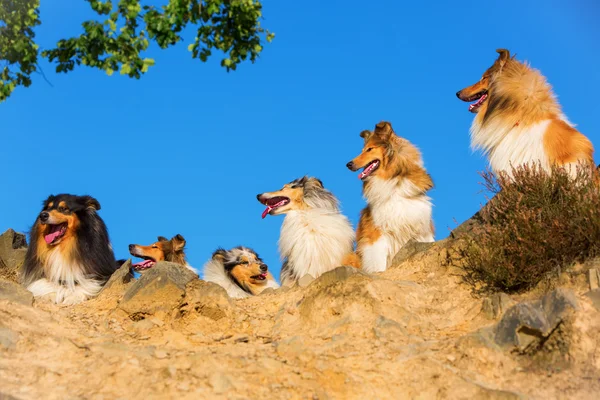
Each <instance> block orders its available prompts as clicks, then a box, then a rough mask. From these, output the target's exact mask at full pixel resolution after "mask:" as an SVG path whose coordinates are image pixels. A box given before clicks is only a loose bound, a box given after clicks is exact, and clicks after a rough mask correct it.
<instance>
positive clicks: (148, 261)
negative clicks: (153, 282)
mask: <svg viewBox="0 0 600 400" xmlns="http://www.w3.org/2000/svg"><path fill="white" fill-rule="evenodd" d="M129 254H131V255H132V256H134V257H139V258H142V259H144V261H142V262H139V263H136V264H133V265H132V266H131V267H132V269H133V270H134V271H137V272H143V271H146V270H147V269H149V268H152V267H153V266H154V264H156V263H157V262H159V261H169V262H172V263H175V264H180V265H183V266H184V267H186V268H188V269H189V270H190V271H193V272H194V273H196V270H194V268H192V267H191V266H190V265H189V264H188V263H187V260H186V258H185V239H184V238H183V236H181V235H180V234H177V235H175V236H173V237H172V238H171V240H169V239H167V238H166V237H164V236H159V237H158V242H155V243H152V244H151V245H149V246H141V245H139V244H130V245H129Z"/></svg>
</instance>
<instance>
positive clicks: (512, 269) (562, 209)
mask: <svg viewBox="0 0 600 400" xmlns="http://www.w3.org/2000/svg"><path fill="white" fill-rule="evenodd" d="M551 172H552V173H551V174H550V175H549V174H547V173H546V172H544V171H543V170H542V168H541V167H540V166H539V165H534V166H521V167H518V168H513V169H512V174H510V175H508V174H499V175H498V176H497V177H495V176H494V175H493V174H492V173H491V172H489V171H486V172H484V173H482V174H481V175H482V177H483V179H484V182H483V185H484V187H485V189H486V190H487V191H488V192H489V193H491V194H492V195H494V197H493V198H491V199H490V200H489V202H488V203H487V204H486V205H485V206H484V207H483V208H482V209H481V211H480V212H479V215H478V219H479V222H480V223H479V224H478V225H477V226H476V227H475V228H474V230H473V235H472V236H471V240H470V243H469V244H468V246H467V248H466V250H465V256H466V259H465V261H466V265H467V267H466V269H467V276H466V278H467V280H468V281H470V282H472V283H483V285H484V286H483V289H484V290H485V289H491V290H502V291H506V292H518V291H523V290H527V289H530V288H532V287H533V286H535V285H537V284H538V283H539V282H540V281H541V280H543V279H544V278H546V277H549V276H552V275H554V276H556V275H558V272H559V271H561V270H564V269H567V268H569V267H570V266H572V265H573V263H575V262H577V261H584V260H585V259H586V258H589V257H594V256H596V255H599V254H600V191H599V189H598V186H597V183H595V182H594V180H593V179H591V178H590V174H589V172H588V171H587V170H585V169H584V168H578V170H577V174H576V177H574V178H573V177H571V176H569V174H568V172H567V171H565V170H564V169H561V168H553V170H552V171H551ZM511 175H512V177H511Z"/></svg>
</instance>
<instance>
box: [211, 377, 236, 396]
mask: <svg viewBox="0 0 600 400" xmlns="http://www.w3.org/2000/svg"><path fill="white" fill-rule="evenodd" d="M208 383H209V385H210V386H212V388H213V391H214V392H215V394H221V393H225V392H226V391H228V390H229V389H231V388H232V386H233V385H232V384H231V379H230V378H229V376H227V375H225V374H224V373H222V372H215V373H214V374H212V375H211V376H210V378H209V379H208Z"/></svg>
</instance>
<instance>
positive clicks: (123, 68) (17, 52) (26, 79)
mask: <svg viewBox="0 0 600 400" xmlns="http://www.w3.org/2000/svg"><path fill="white" fill-rule="evenodd" d="M71 1H75V0H71ZM79 1H84V0H79ZM85 1H87V2H88V3H89V5H90V7H91V8H92V10H93V11H94V12H96V14H97V15H98V19H97V20H88V21H83V23H82V24H81V26H82V28H83V32H81V33H80V34H79V36H74V37H70V38H66V39H61V40H59V41H58V42H57V43H56V45H55V46H54V47H51V48H49V49H47V50H44V51H42V52H40V51H39V47H38V45H37V44H36V43H35V32H34V29H35V27H36V26H38V25H40V23H41V21H40V19H39V8H40V1H39V0H18V1H14V0H0V61H1V62H3V63H2V64H0V65H2V66H3V69H2V71H1V73H0V102H2V101H4V100H6V99H7V98H8V97H9V96H10V94H11V93H12V92H13V90H14V89H15V88H16V87H17V86H23V87H27V86H29V85H30V84H31V74H33V73H35V72H37V64H38V58H39V57H43V58H46V59H47V60H48V61H49V62H50V63H53V64H54V65H55V69H56V72H63V73H68V72H70V71H72V70H73V69H75V67H77V66H80V65H84V66H88V67H91V68H98V69H101V70H103V71H105V72H106V74H107V75H109V76H110V75H112V74H113V73H114V71H116V70H120V73H121V74H122V75H128V76H129V77H132V78H140V76H141V75H142V74H144V73H146V72H147V71H148V69H149V67H151V66H153V65H154V60H153V59H151V58H146V57H144V56H143V55H144V52H145V51H146V50H147V49H148V47H149V45H150V42H154V43H156V44H157V45H158V46H159V47H160V48H162V49H165V48H168V47H170V46H173V45H175V44H177V43H178V42H179V41H181V39H182V38H181V36H180V34H181V32H182V31H183V30H184V29H185V28H186V27H188V26H195V27H196V29H197V34H196V39H195V41H194V43H192V44H190V45H189V46H188V50H189V51H190V52H191V53H192V57H193V58H198V59H199V60H200V61H202V62H206V61H207V60H208V59H209V58H210V57H211V56H212V55H213V53H214V52H215V50H216V51H219V52H222V53H223V55H224V57H223V59H222V60H221V65H222V66H223V67H225V68H226V69H227V71H231V70H236V68H237V65H239V64H240V63H242V62H243V61H244V60H248V59H249V60H250V61H251V62H254V61H256V59H257V58H258V56H259V54H260V53H261V52H262V51H263V43H264V41H266V42H271V41H272V40H273V38H274V37H275V35H274V34H273V33H272V32H269V31H268V30H266V29H264V28H262V27H261V26H260V20H261V19H262V4H261V1H260V0H162V1H163V2H164V5H162V6H156V5H155V2H154V1H152V2H151V1H150V0H118V1H117V0H113V1H111V0H105V1H100V0H85ZM117 28H118V29H117Z"/></svg>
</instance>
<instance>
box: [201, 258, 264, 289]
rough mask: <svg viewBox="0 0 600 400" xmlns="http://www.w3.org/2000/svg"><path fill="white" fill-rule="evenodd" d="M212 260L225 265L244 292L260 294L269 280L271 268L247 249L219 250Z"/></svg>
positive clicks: (229, 274)
mask: <svg viewBox="0 0 600 400" xmlns="http://www.w3.org/2000/svg"><path fill="white" fill-rule="evenodd" d="M212 259H213V260H214V261H217V262H219V263H221V264H223V268H224V269H225V273H226V274H227V276H229V277H230V278H231V279H232V280H233V281H234V282H236V283H237V285H238V286H240V287H241V288H242V289H243V290H245V291H246V292H249V293H252V294H258V293H260V292H261V291H262V290H263V289H264V288H265V286H266V285H267V283H268V282H267V281H268V279H269V278H272V277H271V276H270V274H269V268H268V267H267V264H265V263H264V262H263V260H261V258H260V257H259V256H258V254H257V253H256V252H255V251H254V250H252V249H249V248H247V247H241V246H240V247H234V248H233V249H231V250H224V249H218V250H217V251H215V252H214V253H213V255H212Z"/></svg>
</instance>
